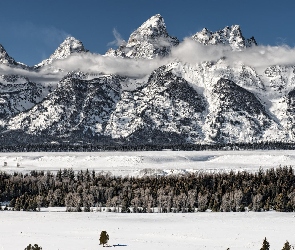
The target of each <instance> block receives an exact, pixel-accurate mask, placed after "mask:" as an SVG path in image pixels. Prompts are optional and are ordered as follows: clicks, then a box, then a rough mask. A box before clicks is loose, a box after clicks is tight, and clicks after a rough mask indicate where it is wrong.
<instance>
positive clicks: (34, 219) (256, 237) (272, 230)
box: [0, 151, 295, 250]
mask: <svg viewBox="0 0 295 250" xmlns="http://www.w3.org/2000/svg"><path fill="white" fill-rule="evenodd" d="M4 162H6V165H7V166H5V167H4ZM17 164H18V165H19V166H18V167H17ZM279 165H281V166H294V165H295V152H294V151H200V152H195V151H194V152H183V151H182V152H181V151H176V152H172V151H160V152H96V153H73V152H70V153H42V152H41V153H40V152H39V153H1V154H0V171H7V172H14V171H17V172H19V171H21V172H24V173H26V172H29V171H31V170H44V171H47V170H50V171H52V172H55V171H57V170H59V169H63V168H70V167H71V168H73V169H74V170H75V171H77V170H85V169H87V168H88V169H89V170H95V171H107V172H110V173H112V174H115V175H134V176H138V175H142V174H143V173H144V172H145V170H146V169H155V170H156V172H157V173H160V174H171V173H185V172H187V171H189V172H195V171H209V172H222V171H230V170H234V171H243V170H246V171H257V170H258V169H259V168H260V167H261V168H263V169H268V168H272V167H274V168H275V167H278V166H279ZM64 211H65V209H64V208H57V209H55V208H50V209H41V212H16V211H15V212H10V211H3V212H0V225H1V229H0V250H1V249H5V250H7V249H13V250H18V249H20V250H21V249H24V248H25V247H26V246H27V245H28V244H38V245H39V246H42V248H43V250H55V249H60V250H67V249H68V250H76V249H77V250H82V249H88V250H92V249H104V248H102V246H99V235H100V232H101V231H103V230H106V231H107V232H108V234H109V235H110V241H109V243H110V245H117V244H120V245H122V246H120V248H121V249H136V250H145V249H147V250H151V249H152V250H164V249H169V250H174V249H175V250H180V249H184V250H187V249H194V250H195V249H200V250H202V249H212V250H213V249H214V250H218V249H223V250H226V249H227V248H230V249H231V250H232V249H236V250H239V249H253V250H254V249H255V250H258V249H260V247H261V246H262V241H263V239H264V237H266V238H267V239H268V241H269V242H270V245H271V249H272V250H274V249H277V250H280V249H282V247H283V245H284V243H285V242H286V240H288V241H289V242H290V244H291V245H292V246H295V237H294V235H295V213H279V212H261V213H258V212H256V213H255V212H248V213H247V212H243V213H221V212H216V213H210V212H205V213H186V214H181V213H179V214H174V213H168V214H158V213H153V214H120V213H107V212H92V213H67V212H64Z"/></svg>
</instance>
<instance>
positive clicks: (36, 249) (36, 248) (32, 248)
mask: <svg viewBox="0 0 295 250" xmlns="http://www.w3.org/2000/svg"><path fill="white" fill-rule="evenodd" d="M25 250H42V247H39V246H38V245H37V244H35V245H34V246H32V245H31V244H29V245H28V246H27V247H26V248H25Z"/></svg>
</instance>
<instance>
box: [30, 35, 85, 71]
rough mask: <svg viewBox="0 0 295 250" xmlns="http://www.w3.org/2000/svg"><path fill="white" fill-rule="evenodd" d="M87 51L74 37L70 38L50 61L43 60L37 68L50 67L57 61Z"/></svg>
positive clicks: (60, 46)
mask: <svg viewBox="0 0 295 250" xmlns="http://www.w3.org/2000/svg"><path fill="white" fill-rule="evenodd" d="M87 51H88V50H87V49H85V48H84V45H83V43H82V42H81V41H79V40H77V39H76V38H74V37H72V36H69V37H67V38H66V39H65V40H64V41H63V42H62V43H61V44H60V45H59V46H58V48H57V49H56V50H55V51H54V53H53V54H52V55H51V56H50V57H49V58H48V59H46V60H43V61H42V62H41V63H39V64H37V65H36V66H35V68H40V67H43V66H45V65H49V64H51V63H52V62H53V61H55V60H60V59H65V58H67V57H68V56H70V55H71V54H73V53H81V52H87Z"/></svg>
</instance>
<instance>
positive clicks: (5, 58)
mask: <svg viewBox="0 0 295 250" xmlns="http://www.w3.org/2000/svg"><path fill="white" fill-rule="evenodd" d="M0 63H1V64H6V65H16V61H15V60H14V59H13V58H12V57H11V56H9V55H8V53H7V51H6V50H5V49H4V47H3V46H2V45H1V44H0Z"/></svg>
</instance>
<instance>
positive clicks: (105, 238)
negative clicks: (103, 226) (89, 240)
mask: <svg viewBox="0 0 295 250" xmlns="http://www.w3.org/2000/svg"><path fill="white" fill-rule="evenodd" d="M109 239H110V237H109V235H108V233H107V231H101V233H100V238H99V242H100V243H99V245H102V246H103V247H104V245H105V244H107V243H108V240H109Z"/></svg>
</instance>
